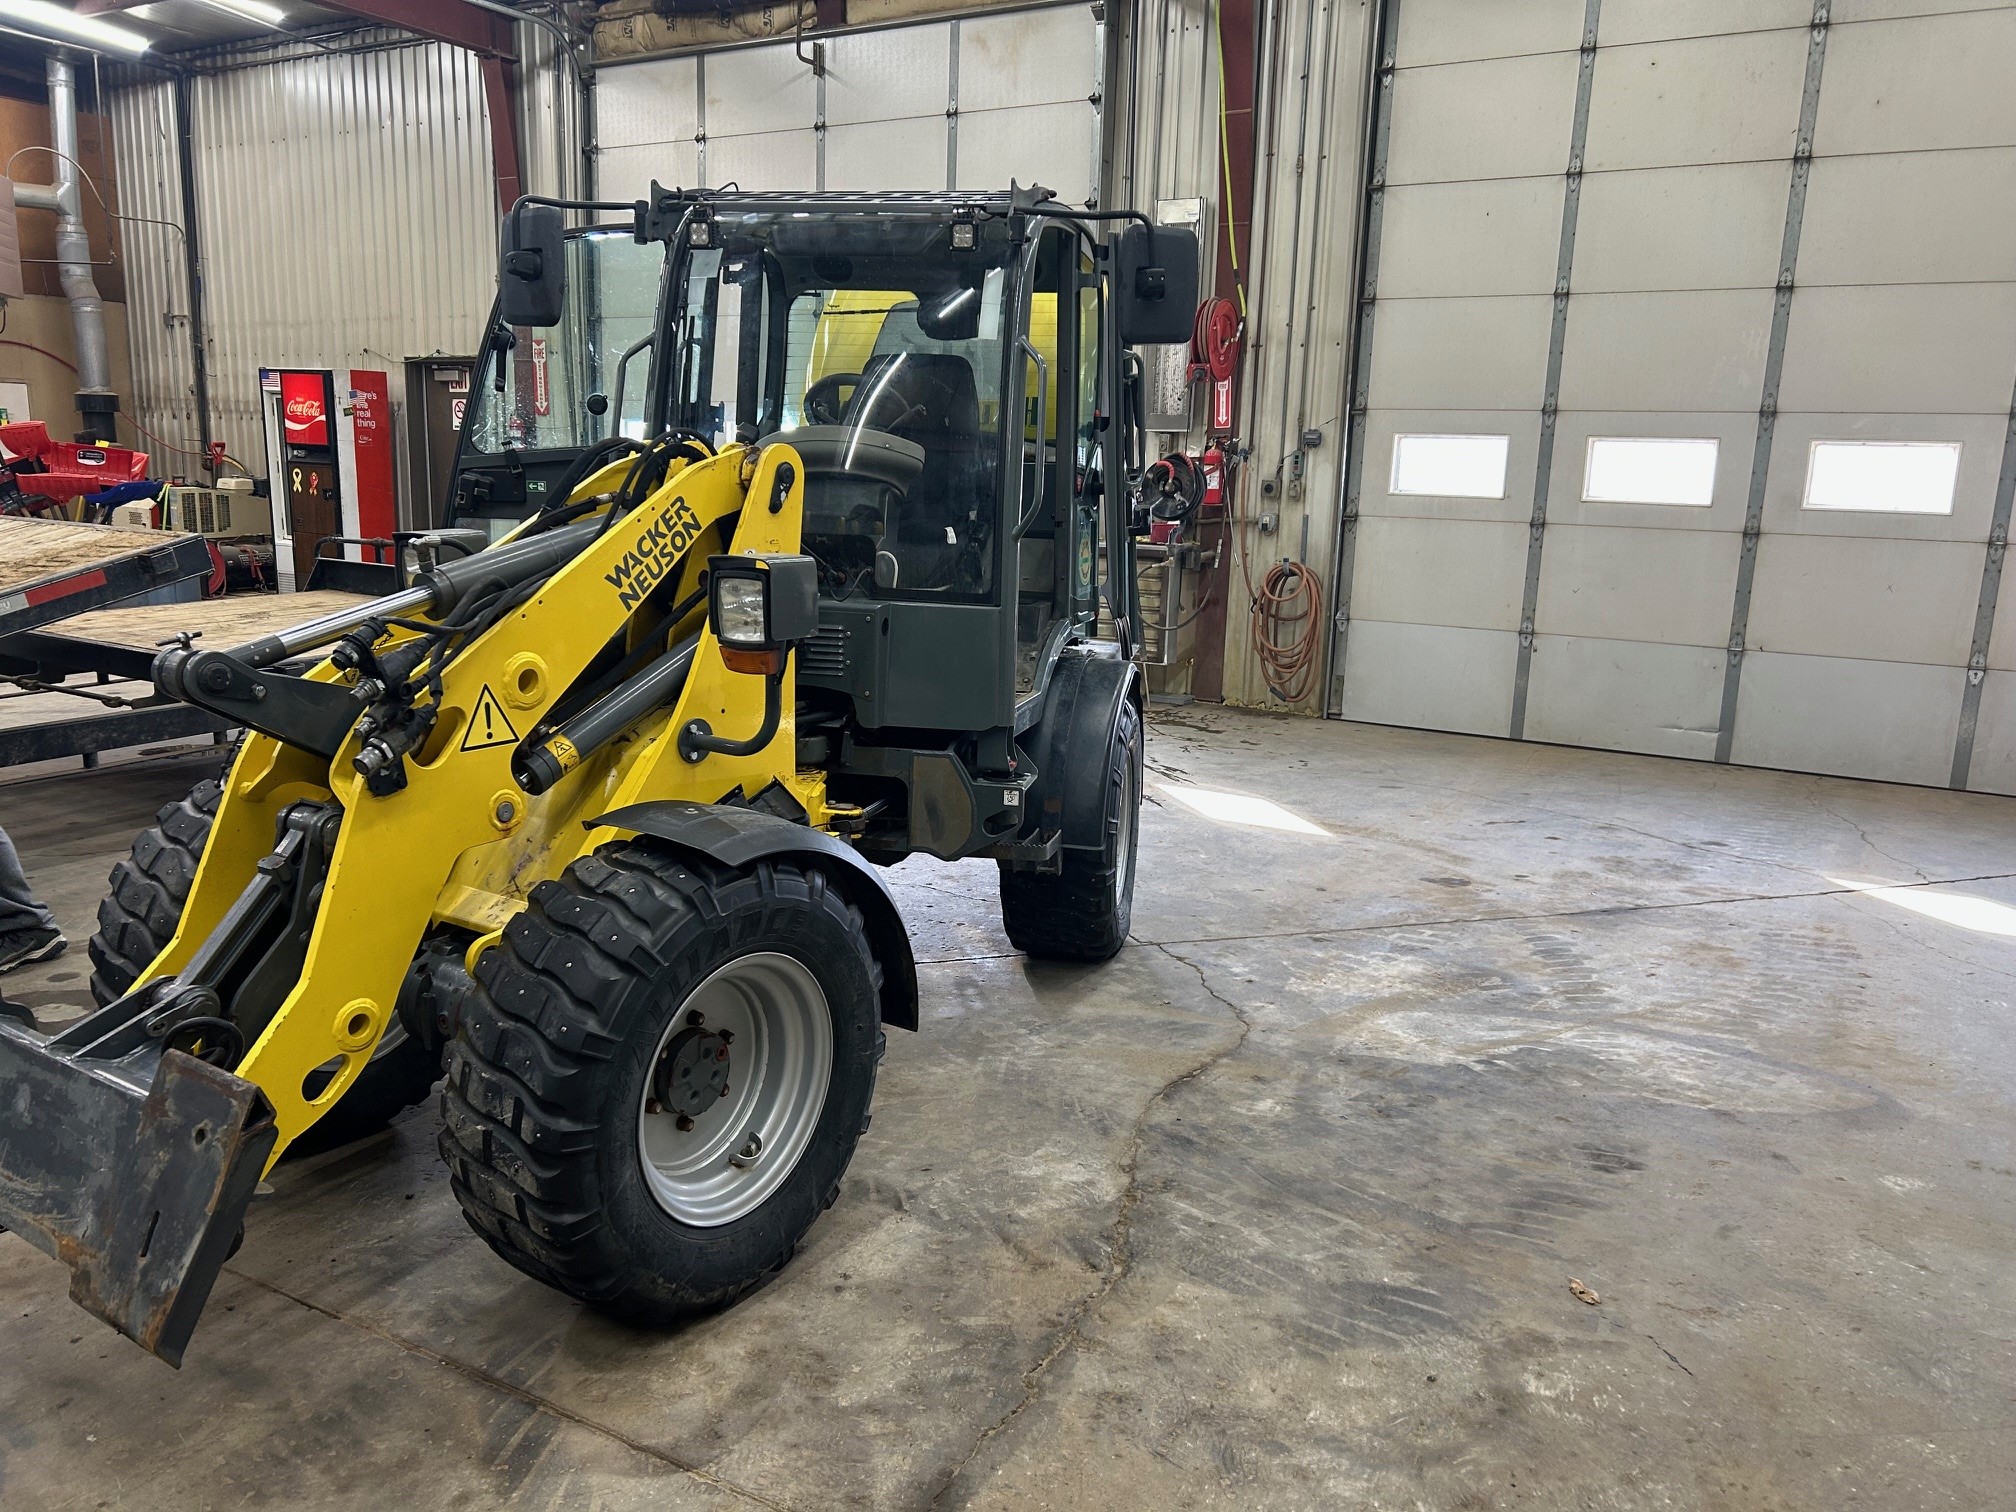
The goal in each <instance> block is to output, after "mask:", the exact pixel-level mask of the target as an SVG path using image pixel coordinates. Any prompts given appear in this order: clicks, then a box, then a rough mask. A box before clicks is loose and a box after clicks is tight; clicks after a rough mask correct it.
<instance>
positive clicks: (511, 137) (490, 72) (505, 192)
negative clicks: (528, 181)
mask: <svg viewBox="0 0 2016 1512" xmlns="http://www.w3.org/2000/svg"><path fill="white" fill-rule="evenodd" d="M482 67H483V103H484V104H485V105H487V106H488V107H489V113H490V162H491V165H492V171H493V172H494V173H495V174H496V176H497V212H498V214H500V215H501V214H503V213H504V212H505V211H506V210H509V209H510V208H511V207H512V206H513V205H515V204H517V203H518V196H519V195H521V194H523V193H524V192H525V176H524V170H523V168H522V166H521V165H520V162H519V157H518V65H517V64H516V63H515V62H513V61H512V60H511V59H509V58H499V57H495V56H487V57H485V58H483V60H482Z"/></svg>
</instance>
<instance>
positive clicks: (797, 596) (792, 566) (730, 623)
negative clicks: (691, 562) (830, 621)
mask: <svg viewBox="0 0 2016 1512" xmlns="http://www.w3.org/2000/svg"><path fill="white" fill-rule="evenodd" d="M707 572H708V579H707V591H708V605H707V617H708V623H709V625H710V626H711V627H712V629H713V631H714V639H715V640H716V641H718V642H720V645H721V659H722V660H723V661H724V662H726V663H727V665H728V670H729V671H731V672H761V673H763V674H764V675H765V676H774V675H776V674H777V673H779V672H781V671H783V670H784V658H785V655H786V654H787V653H788V651H789V650H790V648H791V647H792V646H795V645H796V644H798V642H800V641H802V640H804V639H805V638H806V637H807V636H808V635H812V634H814V633H816V632H817V631H818V629H819V568H818V564H817V563H816V562H814V561H813V560H812V558H810V557H809V556H784V555H777V554H764V555H760V556H759V555H757V554H756V553H754V552H751V553H747V554H745V555H743V556H716V557H709V558H708V559H707Z"/></svg>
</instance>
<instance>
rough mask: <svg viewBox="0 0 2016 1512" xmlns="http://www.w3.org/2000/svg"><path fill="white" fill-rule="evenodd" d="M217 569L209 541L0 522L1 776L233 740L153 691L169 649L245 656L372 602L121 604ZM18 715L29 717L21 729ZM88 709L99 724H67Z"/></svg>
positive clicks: (301, 596)
mask: <svg viewBox="0 0 2016 1512" xmlns="http://www.w3.org/2000/svg"><path fill="white" fill-rule="evenodd" d="M209 571H210V553H209V548H208V547H207V546H206V545H205V544H204V542H203V540H202V538H201V537H198V536H182V535H174V534H170V533H166V532H161V531H131V530H115V529H113V528H111V527H109V526H103V525H78V524H73V523H71V522H69V521H57V520H35V519H21V518H14V517H0V767H9V766H20V765H23V764H25V763H28V762H34V761H53V760H58V759H61V758H66V757H72V756H80V757H82V758H83V759H84V761H85V764H86V765H92V764H95V761H96V758H97V756H98V753H99V752H101V751H110V750H118V749H122V748H124V747H129V746H141V745H155V744H159V743H162V742H164V741H172V740H187V739H189V738H191V737H194V736H201V735H214V736H220V737H221V735H222V734H223V732H224V731H226V730H227V729H228V728H229V725H228V723H227V722H226V721H224V720H222V719H220V718H219V717H218V716H216V715H214V714H211V713H208V712H206V711H204V710H202V709H197V708H194V707H192V706H190V705H188V704H183V703H178V702H176V701H174V700H173V699H169V698H165V697H163V696H161V695H160V694H159V693H157V692H156V691H155V689H154V686H153V683H152V680H151V673H152V668H153V662H154V657H155V654H156V653H157V652H158V651H159V650H160V648H161V643H162V642H164V641H172V640H174V639H175V638H176V637H178V636H180V635H183V634H188V635H190V636H192V637H194V636H200V637H201V638H202V639H203V641H204V642H205V643H206V644H208V645H212V646H217V647H230V646H236V645H241V644H243V643H244V642H245V641H248V640H253V639H256V638H257V637H258V636H261V635H264V634H266V633H268V632H270V631H274V630H280V629H285V628H286V627H288V626H290V625H295V624H299V623H300V622H301V621H303V620H309V619H314V618H316V617H318V616H320V615H324V614H328V613H331V612H333V611H335V610H338V609H344V608H348V607H350V606H351V605H353V604H356V603H359V602H361V601H362V597H363V596H362V595H359V594H354V593H340V592H334V591H330V590H316V591H312V592H308V593H250V594H239V595H234V596H232V597H228V598H217V599H197V600H191V601H188V602H183V603H147V604H132V603H128V604H125V605H124V606H120V603H119V601H120V600H130V599H132V598H135V597H137V596H139V595H141V594H146V593H151V592H155V591H158V590H159V589H162V588H172V587H174V586H175V585H177V584H179V583H184V582H188V581H190V580H191V579H195V578H200V577H203V576H205V575H207V574H208V573H209ZM107 605H110V606H113V607H105V606H107ZM8 684H11V685H12V687H11V690H9V689H8V687H7V685H8ZM10 703H11V704H14V705H15V706H16V709H18V710H21V711H22V712H24V713H25V715H26V717H25V718H15V717H12V716H13V715H14V714H15V712H16V709H10V708H9V704H10ZM84 705H91V706H95V707H94V712H91V713H88V714H82V715H79V716H77V717H68V716H66V715H64V714H62V713H59V712H57V711H59V710H63V709H66V708H72V707H82V706H84ZM31 706H32V707H31Z"/></svg>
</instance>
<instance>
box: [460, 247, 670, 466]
mask: <svg viewBox="0 0 2016 1512" xmlns="http://www.w3.org/2000/svg"><path fill="white" fill-rule="evenodd" d="M664 265H665V249H664V247H663V246H662V245H659V244H657V243H649V244H640V243H639V242H638V241H637V239H636V237H635V236H633V235H632V234H631V233H630V232H629V231H627V230H626V231H590V232H586V233H584V234H581V235H578V236H573V237H570V238H568V241H567V302H566V306H565V309H564V312H563V313H562V315H561V318H560V323H559V324H558V325H556V326H552V327H550V328H539V329H533V328H531V327H523V326H521V327H519V328H518V329H516V330H514V331H512V332H511V337H512V345H511V346H510V347H509V348H508V349H505V350H493V351H492V352H491V354H490V357H489V361H488V364H487V366H486V368H485V370H484V380H483V383H482V385H481V387H480V389H479V391H478V392H477V393H476V394H475V395H473V396H472V398H473V399H474V400H475V405H474V408H475V415H474V417H473V418H472V419H471V421H470V424H469V427H468V431H469V434H468V444H469V446H470V447H471V448H472V449H473V450H475V451H478V452H489V453H493V454H494V453H498V452H503V451H509V450H520V451H549V450H555V451H557V450H562V449H565V450H574V449H578V448H580V447H583V446H587V445H590V444H591V443H593V442H596V441H599V440H601V439H602V438H603V437H605V436H608V435H611V434H613V433H614V432H615V430H616V428H617V426H618V425H620V426H621V429H622V434H624V435H626V436H634V437H639V438H641V437H642V436H643V435H644V431H645V418H644V400H645V388H646V387H647V385H646V381H645V380H646V376H647V375H648V374H649V372H650V370H651V363H650V357H649V355H648V353H644V352H639V353H638V354H637V355H636V356H635V357H633V358H632V359H631V360H630V362H629V363H628V364H627V365H625V366H624V369H623V374H622V377H621V378H620V379H619V376H618V366H619V364H621V363H622V359H623V354H624V353H625V352H626V351H628V350H629V349H630V347H631V346H632V345H633V344H634V343H636V342H637V341H639V340H641V339H643V338H645V337H648V336H649V335H650V334H651V330H652V327H653V324H654V321H655V318H656V314H657V309H658V286H659V283H660V282H661V279H662V276H663V272H664ZM619 388H620V389H621V391H622V392H621V409H620V413H618V412H616V410H617V398H618V393H617V391H618V389H619ZM598 411H599V413H598Z"/></svg>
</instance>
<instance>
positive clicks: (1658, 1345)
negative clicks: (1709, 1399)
mask: <svg viewBox="0 0 2016 1512" xmlns="http://www.w3.org/2000/svg"><path fill="white" fill-rule="evenodd" d="M1645 1337H1646V1338H1648V1339H1652V1335H1650V1334H1647V1335H1645ZM1652 1347H1653V1348H1654V1349H1656V1350H1658V1351H1659V1353H1661V1354H1662V1355H1664V1356H1666V1358H1667V1359H1669V1360H1671V1361H1672V1362H1673V1363H1674V1364H1675V1365H1680V1356H1678V1355H1676V1354H1675V1353H1673V1351H1672V1350H1670V1349H1668V1348H1667V1347H1666V1346H1665V1345H1664V1344H1661V1343H1660V1342H1659V1341H1658V1340H1657V1339H1652ZM1680 1368H1681V1369H1682V1370H1687V1367H1686V1366H1685V1365H1680ZM1687 1374H1688V1375H1690V1376H1691V1375H1692V1374H1694V1372H1693V1371H1691V1370H1687Z"/></svg>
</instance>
